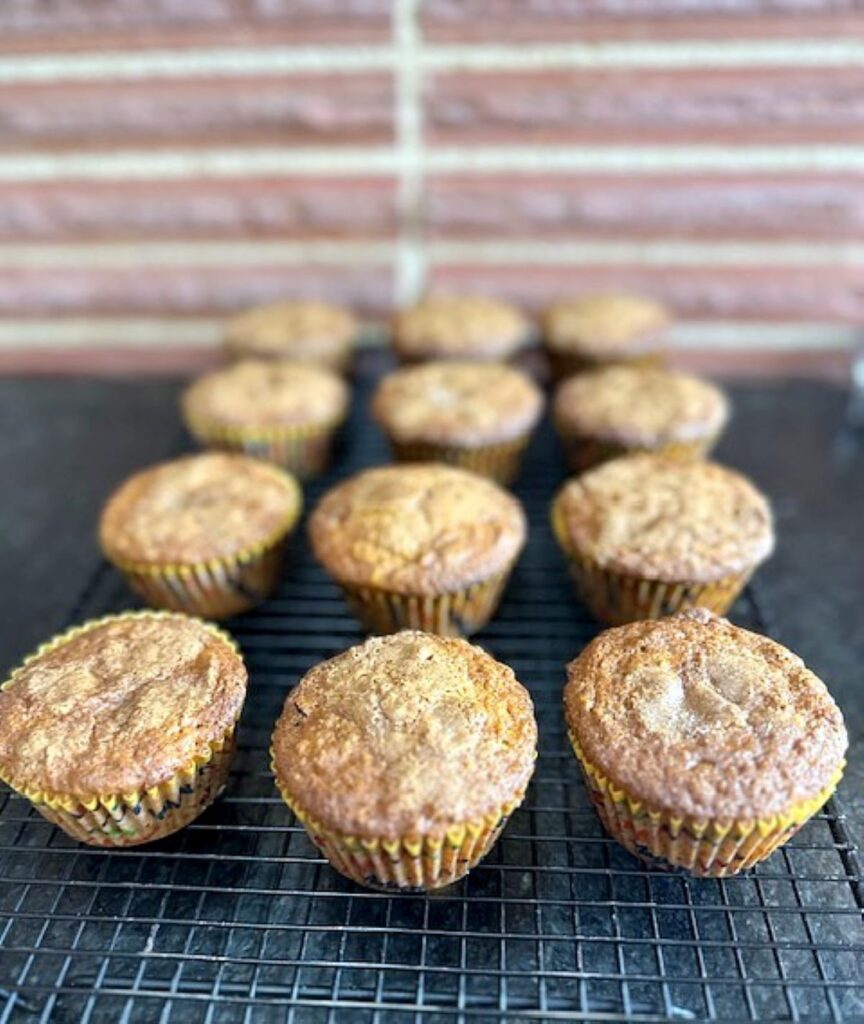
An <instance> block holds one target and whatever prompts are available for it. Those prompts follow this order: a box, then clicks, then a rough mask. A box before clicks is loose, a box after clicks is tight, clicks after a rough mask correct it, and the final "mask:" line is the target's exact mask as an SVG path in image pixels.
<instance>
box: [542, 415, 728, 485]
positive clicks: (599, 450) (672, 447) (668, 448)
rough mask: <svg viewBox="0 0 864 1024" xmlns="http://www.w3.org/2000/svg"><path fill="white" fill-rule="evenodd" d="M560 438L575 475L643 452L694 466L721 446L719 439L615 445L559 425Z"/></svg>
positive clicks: (713, 436) (568, 463) (716, 436)
mask: <svg viewBox="0 0 864 1024" xmlns="http://www.w3.org/2000/svg"><path fill="white" fill-rule="evenodd" d="M556 428H557V429H558V436H559V437H560V438H561V445H562V447H563V449H564V453H565V456H566V459H567V465H568V466H569V467H570V469H572V470H573V472H574V473H584V472H585V471H586V470H588V469H591V468H592V467H594V466H598V465H600V463H601V462H608V461H609V460H610V459H617V458H619V457H620V456H622V455H635V454H638V453H641V452H651V453H652V454H654V455H662V456H663V458H666V459H673V460H675V461H680V462H690V461H695V460H697V459H702V458H705V456H707V455H708V453H709V452H710V451H711V449H712V448H713V447H714V445H715V444H716V443H717V438H718V435H717V434H716V433H715V434H712V435H711V436H710V437H704V438H699V439H698V440H693V441H667V442H666V443H665V444H659V445H655V446H653V447H652V446H651V445H636V444H619V443H617V442H614V441H603V440H601V439H600V438H596V437H589V436H588V435H587V434H570V435H568V434H567V433H566V431H565V430H563V429H562V428H561V427H559V426H558V425H557V424H556Z"/></svg>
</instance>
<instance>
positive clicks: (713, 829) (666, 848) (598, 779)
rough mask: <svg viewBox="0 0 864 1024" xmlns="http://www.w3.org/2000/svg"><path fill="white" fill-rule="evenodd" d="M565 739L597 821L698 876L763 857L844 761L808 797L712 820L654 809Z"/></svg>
mask: <svg viewBox="0 0 864 1024" xmlns="http://www.w3.org/2000/svg"><path fill="white" fill-rule="evenodd" d="M569 735H570V742H571V743H572V745H573V750H574V753H575V754H576V757H577V759H578V761H579V764H580V766H581V768H582V774H583V776H584V779H585V784H586V786H587V789H588V794H589V796H590V797H591V802H592V803H593V804H594V807H595V808H596V810H597V813H598V815H599V817H600V820H601V822H602V823H603V827H604V828H605V829H606V831H607V832H608V833H609V834H610V835H611V836H612V837H613V839H616V840H617V841H618V842H619V843H620V844H621V845H622V846H623V847H624V848H625V849H627V850H628V851H629V852H630V853H632V854H634V855H635V856H636V857H639V858H641V859H642V860H645V861H647V862H648V863H650V864H652V865H654V866H656V867H661V868H669V867H674V868H683V869H684V870H686V871H689V872H690V874H692V875H696V876H699V877H712V878H723V877H726V876H728V875H736V874H738V872H739V871H744V870H746V869H747V868H751V867H753V865H754V864H758V863H759V862H760V861H762V860H765V858H766V857H769V856H770V855H771V854H772V853H773V852H774V851H775V850H776V849H777V848H778V847H780V846H782V845H783V844H784V843H785V842H787V840H789V839H791V837H792V836H794V835H795V833H796V832H797V831H798V830H799V829H800V828H801V826H802V825H803V824H804V823H805V822H806V821H807V820H808V819H809V818H811V817H812V816H813V815H814V814H815V813H816V812H817V811H818V810H819V808H820V807H822V805H823V804H824V803H825V801H826V800H827V799H828V798H829V797H830V796H831V794H832V793H833V792H834V790H835V789H836V788H837V783H838V782H839V781H840V778H841V776H842V775H843V768H844V766H845V762H843V763H841V764H840V765H839V767H838V768H837V770H836V772H835V773H834V776H833V777H832V779H831V782H830V783H829V785H827V786H826V787H825V788H824V789H823V790H822V791H821V792H820V793H818V794H817V795H816V796H815V797H813V798H811V799H810V800H805V801H803V802H802V803H799V804H795V805H794V806H793V807H791V808H790V809H789V810H788V811H787V812H785V813H783V814H775V815H772V816H770V817H766V818H754V819H747V820H744V819H740V820H734V819H733V820H715V819H710V818H708V819H700V818H694V817H691V816H689V815H675V814H671V813H669V812H668V811H663V810H657V809H655V808H652V807H650V806H649V805H648V804H646V803H645V802H644V801H642V800H639V799H637V798H636V797H634V796H633V795H632V794H630V793H629V792H628V791H627V790H625V789H623V788H621V787H619V786H615V785H614V784H613V783H612V782H610V780H609V779H607V778H606V776H604V775H603V773H602V772H601V771H600V770H599V769H598V768H597V767H596V766H595V765H593V764H592V763H591V762H590V761H588V759H587V758H586V757H585V754H584V751H583V750H582V748H581V747H580V746H579V743H578V742H577V740H576V738H575V737H574V736H573V734H572V733H570V734H569Z"/></svg>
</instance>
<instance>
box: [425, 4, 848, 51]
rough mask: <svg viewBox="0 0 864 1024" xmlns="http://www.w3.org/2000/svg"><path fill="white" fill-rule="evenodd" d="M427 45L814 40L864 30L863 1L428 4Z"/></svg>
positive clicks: (426, 21) (426, 10) (426, 9)
mask: <svg viewBox="0 0 864 1024" xmlns="http://www.w3.org/2000/svg"><path fill="white" fill-rule="evenodd" d="M423 28H424V33H425V35H426V37H427V38H430V39H435V40H444V41H448V42H452V41H460V40H477V41H486V42H488V41H489V38H490V35H494V38H495V39H496V40H499V41H503V40H505V39H506V40H511V41H512V40H547V41H555V42H562V41H565V40H569V41H576V42H580V41H584V40H586V39H609V40H614V41H621V40H624V39H650V38H656V37H657V36H658V35H660V36H662V37H664V38H700V39H717V38H742V37H745V38H746V37H749V38H762V37H783V36H785V37H787V38H801V39H807V38H811V37H813V36H832V35H837V36H840V35H848V34H849V33H851V32H860V31H862V28H864V4H862V2H861V0H804V2H803V3H802V2H800V0H741V2H736V3H728V2H725V0H704V2H702V0H641V2H640V3H638V4H628V3H621V2H620V0H426V2H425V3H424V5H423Z"/></svg>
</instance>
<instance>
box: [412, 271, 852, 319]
mask: <svg viewBox="0 0 864 1024" xmlns="http://www.w3.org/2000/svg"><path fill="white" fill-rule="evenodd" d="M430 287H432V288H438V289H441V290H446V291H462V292H476V293H480V294H488V295H500V296H502V297H505V298H508V299H511V300H512V301H514V302H517V303H519V304H521V305H523V306H525V307H526V308H528V309H537V308H539V307H540V306H542V305H544V304H545V303H547V302H550V301H552V300H554V299H556V298H560V297H561V296H565V295H576V294H580V293H583V292H588V291H597V290H608V289H619V288H621V289H627V290H634V291H637V292H643V293H645V294H647V295H654V296H657V297H658V298H661V299H663V300H664V301H666V302H668V303H669V304H670V305H671V306H672V307H673V308H674V309H676V310H677V311H678V313H679V315H680V316H682V317H684V318H687V319H696V320H698V319H708V320H724V319H726V320H790V321H794V320H800V321H802V322H803V321H811V322H819V321H836V322H841V323H843V322H847V323H862V322H864V275H862V274H861V271H860V270H859V269H858V268H854V267H853V268H849V267H834V266H817V267H806V268H786V267H766V266H752V267H751V266H746V267H740V268H737V267H736V268H729V267H725V266H716V267H680V266H652V267H626V266H617V265H616V266H603V267H596V266H595V267H592V266H582V265H579V266H576V265H574V266H543V267H537V266H533V267H523V266H506V267H505V266H476V265H474V266H467V265H460V266H439V267H437V268H435V269H434V270H433V272H432V275H431V283H430Z"/></svg>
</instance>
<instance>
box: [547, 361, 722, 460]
mask: <svg viewBox="0 0 864 1024" xmlns="http://www.w3.org/2000/svg"><path fill="white" fill-rule="evenodd" d="M552 415H553V419H554V421H555V427H556V429H557V431H558V434H559V436H560V438H561V443H562V445H563V446H564V450H565V453H566V455H567V461H568V463H569V465H570V468H571V469H573V470H575V471H576V472H577V473H579V472H582V471H583V470H585V469H589V468H590V467H591V466H594V465H596V464H597V463H599V462H604V461H605V460H606V459H611V458H615V457H617V456H619V455H626V454H629V453H632V452H638V451H653V452H657V453H658V454H660V455H665V456H667V457H668V458H686V459H692V458H700V457H701V456H704V455H706V454H707V453H708V452H709V451H710V450H711V448H712V447H713V446H714V443H715V442H716V441H717V439H718V437H719V436H720V434H721V433H722V431H723V428H724V427H725V426H726V422H727V420H728V419H729V403H728V402H727V400H726V397H725V395H724V394H723V392H722V391H721V390H720V389H719V388H717V387H715V386H714V385H713V384H710V383H709V382H708V381H705V380H700V379H699V378H698V377H690V376H688V375H687V374H684V373H671V372H669V371H666V370H661V369H655V368H648V367H639V366H607V367H604V368H603V369H600V370H595V371H593V372H591V373H581V374H577V375H576V376H574V377H570V378H569V379H568V380H566V381H564V383H563V384H561V386H560V387H559V388H558V391H557V393H556V395H555V402H554V405H553V410H552Z"/></svg>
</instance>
